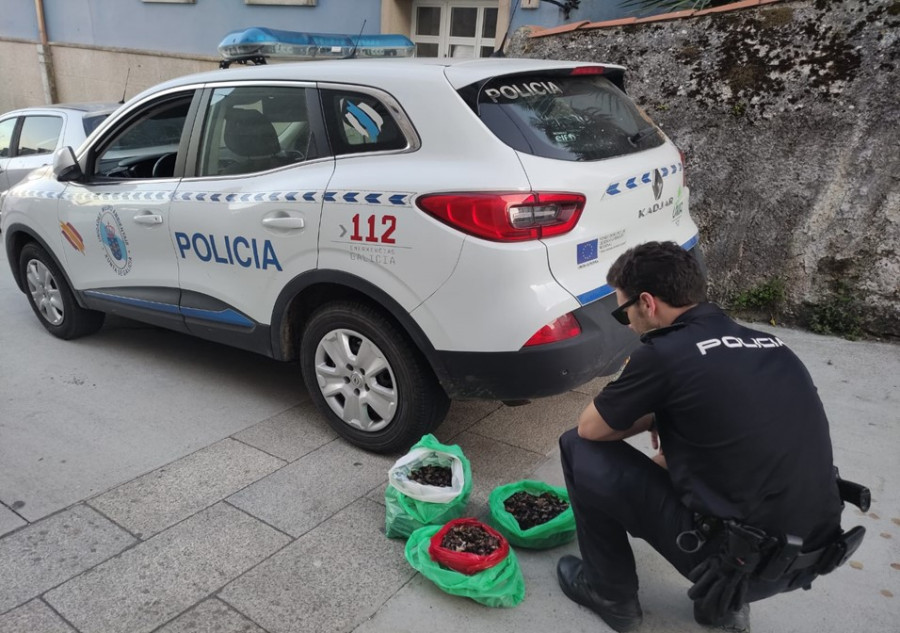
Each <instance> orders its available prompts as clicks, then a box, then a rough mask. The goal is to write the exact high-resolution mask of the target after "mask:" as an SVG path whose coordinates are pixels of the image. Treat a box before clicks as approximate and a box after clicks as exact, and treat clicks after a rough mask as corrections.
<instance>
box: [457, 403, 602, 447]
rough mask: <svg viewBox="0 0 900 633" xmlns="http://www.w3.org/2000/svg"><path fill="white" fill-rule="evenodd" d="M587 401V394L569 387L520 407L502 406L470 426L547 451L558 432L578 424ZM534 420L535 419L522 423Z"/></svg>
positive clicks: (494, 437)
mask: <svg viewBox="0 0 900 633" xmlns="http://www.w3.org/2000/svg"><path fill="white" fill-rule="evenodd" d="M590 402H591V397H590V396H586V395H585V394H582V393H578V392H574V391H569V392H566V393H564V394H561V395H559V396H553V397H552V398H540V399H537V400H534V401H532V402H531V403H530V404H526V405H523V406H520V407H503V408H501V409H498V410H497V411H494V412H493V413H491V414H490V415H489V416H487V417H485V418H484V419H483V420H481V421H480V422H478V423H477V424H475V425H474V426H473V427H472V428H471V429H470V430H471V431H472V432H474V433H478V434H479V435H484V436H485V437H490V438H493V439H495V440H499V441H501V442H505V443H507V444H512V445H513V446H518V447H519V448H524V449H525V450H528V451H532V452H533V453H538V454H540V455H547V454H548V453H550V451H552V450H553V449H554V448H555V447H556V445H557V443H558V441H559V436H560V435H562V434H563V432H565V431H568V430H569V429H571V428H572V427H574V426H575V425H576V424H577V422H578V416H579V415H581V412H582V411H583V410H584V408H585V407H586V406H587V405H588V404H589V403H590ZM533 420H537V421H538V423H537V424H533V423H527V424H526V423H525V421H533ZM526 429H527V432H526Z"/></svg>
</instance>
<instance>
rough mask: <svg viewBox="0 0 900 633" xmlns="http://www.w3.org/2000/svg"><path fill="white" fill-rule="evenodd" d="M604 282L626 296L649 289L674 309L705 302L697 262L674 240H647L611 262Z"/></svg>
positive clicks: (700, 272)
mask: <svg viewBox="0 0 900 633" xmlns="http://www.w3.org/2000/svg"><path fill="white" fill-rule="evenodd" d="M606 281H607V283H608V284H609V285H611V286H612V287H613V288H619V289H620V290H622V292H624V293H625V295H627V296H628V297H629V298H630V297H634V296H636V295H639V294H640V293H642V292H649V293H650V294H651V295H653V296H654V297H658V298H659V299H662V300H663V301H665V302H666V303H668V304H669V305H670V306H672V307H674V308H680V307H682V306H687V305H692V304H694V303H701V302H703V301H706V279H705V277H704V275H703V271H702V270H701V269H700V264H698V263H697V260H696V259H695V258H694V256H693V255H691V254H690V253H689V252H687V251H686V250H684V249H683V248H681V247H680V246H679V245H678V244H676V243H675V242H646V243H644V244H638V245H637V246H635V247H633V248H630V249H628V250H627V251H625V252H624V253H622V254H621V255H619V257H618V259H616V261H615V262H613V265H612V267H610V269H609V272H608V273H607V274H606Z"/></svg>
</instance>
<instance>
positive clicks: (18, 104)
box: [0, 40, 44, 112]
mask: <svg viewBox="0 0 900 633" xmlns="http://www.w3.org/2000/svg"><path fill="white" fill-rule="evenodd" d="M0 86H3V87H4V88H3V89H2V90H0V112H7V111H9V110H14V109H16V108H24V107H27V106H32V105H38V104H42V103H44V89H43V87H42V85H41V72H40V69H39V67H38V53H37V44H36V43H34V42H8V41H7V42H4V41H2V40H0Z"/></svg>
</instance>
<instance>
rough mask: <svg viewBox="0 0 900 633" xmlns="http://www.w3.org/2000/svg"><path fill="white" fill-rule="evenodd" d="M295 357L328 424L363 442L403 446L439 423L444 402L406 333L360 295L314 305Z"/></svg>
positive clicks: (374, 446)
mask: <svg viewBox="0 0 900 633" xmlns="http://www.w3.org/2000/svg"><path fill="white" fill-rule="evenodd" d="M300 364H301V369H302V371H303V377H304V380H305V382H306V386H307V389H309V392H310V395H311V396H312V398H313V400H314V401H315V403H316V405H317V406H318V408H319V410H320V411H322V413H323V414H324V415H325V417H326V418H327V420H328V423H329V424H330V425H331V427H332V428H333V429H334V430H335V431H336V432H337V433H338V434H339V435H341V436H342V437H344V438H345V439H347V440H348V441H350V442H351V443H353V444H355V445H357V446H359V447H361V448H364V449H366V450H370V451H374V452H378V453H388V452H394V451H400V450H404V449H406V448H408V447H409V446H410V445H412V444H413V443H415V442H416V441H417V440H418V439H419V438H420V437H421V436H422V435H424V434H425V433H428V432H429V431H430V430H432V429H433V428H434V427H436V426H437V425H438V424H440V422H441V421H442V420H443V419H444V416H445V415H446V413H447V408H448V407H449V400H448V399H447V396H446V394H445V393H444V391H443V389H441V387H440V385H439V384H438V382H437V380H436V379H435V377H434V374H433V372H432V370H431V367H429V366H428V363H427V362H426V361H425V359H424V358H423V357H422V355H421V354H420V353H419V351H418V350H417V349H416V348H415V347H414V346H413V345H412V344H411V343H410V342H409V340H408V338H407V337H406V334H405V333H404V332H403V331H401V329H400V328H399V327H398V326H397V325H396V324H395V323H394V322H393V321H391V320H390V319H389V318H387V317H386V316H384V315H383V314H382V313H381V312H379V311H378V310H376V309H374V308H373V307H372V306H370V305H368V304H365V303H360V302H350V301H346V302H344V301H342V302H336V303H332V304H328V305H326V306H324V307H322V308H320V309H319V310H318V311H317V312H316V313H315V314H314V315H313V316H312V317H311V318H310V320H309V323H308V324H307V326H306V329H305V331H304V333H303V338H302V341H301V346H300Z"/></svg>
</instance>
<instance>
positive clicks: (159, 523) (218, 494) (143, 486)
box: [88, 439, 285, 539]
mask: <svg viewBox="0 0 900 633" xmlns="http://www.w3.org/2000/svg"><path fill="white" fill-rule="evenodd" d="M284 464H285V462H284V460H281V459H278V458H276V457H273V456H271V455H269V454H268V453H265V452H263V451H260V450H258V449H255V448H253V447H251V446H247V445H246V444H243V443H241V442H238V441H236V440H232V439H224V440H222V441H221V442H216V443H215V444H213V445H212V446H208V447H206V448H204V449H201V450H199V451H197V452H196V453H192V454H190V455H188V456H187V457H184V458H182V459H179V460H177V461H175V462H172V463H171V464H168V465H166V466H163V467H162V468H159V469H157V470H155V471H153V472H151V473H148V474H146V475H144V476H143V477H138V478H137V479H135V480H134V481H130V482H128V483H126V484H123V485H121V486H119V487H118V488H114V489H113V490H110V491H109V492H107V493H105V494H102V495H100V496H99V497H94V498H93V499H91V500H90V501H88V504H89V505H91V506H92V507H94V508H96V509H97V510H99V511H100V512H102V513H103V514H105V515H106V516H108V517H109V518H111V519H112V520H113V521H115V522H116V523H118V524H119V525H121V526H122V527H124V528H126V529H127V530H129V531H131V532H132V533H133V534H134V535H135V536H137V537H138V538H143V539H147V538H150V537H151V536H153V535H154V534H156V533H157V532H161V531H162V530H164V529H166V528H167V527H169V526H171V525H174V524H175V523H178V522H179V521H181V520H183V519H185V518H187V517H189V516H191V515H192V514H195V513H196V512H199V511H200V510H202V509H204V508H206V507H209V506H211V505H213V504H214V503H216V502H217V501H221V500H222V499H224V498H225V497H227V496H228V495H230V494H233V493H234V492H236V491H238V490H240V489H242V488H244V487H245V486H247V485H249V484H251V483H253V482H254V481H257V480H258V479H261V478H263V477H265V476H266V475H268V474H269V473H271V472H273V471H275V470H278V469H279V468H281V467H282V466H284Z"/></svg>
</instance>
